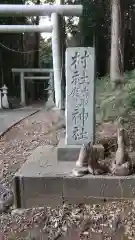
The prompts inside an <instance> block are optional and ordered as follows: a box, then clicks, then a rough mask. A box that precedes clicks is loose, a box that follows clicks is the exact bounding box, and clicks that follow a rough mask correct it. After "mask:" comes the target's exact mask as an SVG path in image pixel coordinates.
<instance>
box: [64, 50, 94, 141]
mask: <svg viewBox="0 0 135 240" xmlns="http://www.w3.org/2000/svg"><path fill="white" fill-rule="evenodd" d="M94 63H95V51H94V48H91V47H87V48H85V47H73V48H67V50H66V144H68V145H73V144H74V145H75V144H76V145H80V144H84V143H88V142H89V141H93V137H94V124H95V97H94V96H95V94H94V92H95V91H94V79H95V67H94Z"/></svg>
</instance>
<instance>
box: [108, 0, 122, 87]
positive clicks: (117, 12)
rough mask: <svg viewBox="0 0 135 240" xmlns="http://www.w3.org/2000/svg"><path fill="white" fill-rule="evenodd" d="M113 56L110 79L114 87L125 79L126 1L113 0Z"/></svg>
mask: <svg viewBox="0 0 135 240" xmlns="http://www.w3.org/2000/svg"><path fill="white" fill-rule="evenodd" d="M111 10H112V12H111V14H112V22H111V57H110V79H111V83H112V86H113V87H116V86H117V85H118V84H122V83H123V81H124V75H123V72H124V3H123V0H111Z"/></svg>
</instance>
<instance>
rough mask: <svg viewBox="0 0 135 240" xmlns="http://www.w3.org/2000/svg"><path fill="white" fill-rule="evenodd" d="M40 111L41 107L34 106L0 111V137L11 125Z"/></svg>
mask: <svg viewBox="0 0 135 240" xmlns="http://www.w3.org/2000/svg"><path fill="white" fill-rule="evenodd" d="M38 111H39V108H32V107H26V108H20V109H12V110H5V111H0V137H1V136H3V135H4V134H5V133H6V132H7V131H8V130H9V129H10V128H11V127H13V126H14V125H16V124H17V123H19V122H20V121H22V120H24V119H25V118H27V117H28V116H31V115H32V114H35V113H36V112H38Z"/></svg>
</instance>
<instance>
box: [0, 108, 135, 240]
mask: <svg viewBox="0 0 135 240" xmlns="http://www.w3.org/2000/svg"><path fill="white" fill-rule="evenodd" d="M64 131H65V129H64V121H63V117H62V116H60V114H59V112H57V113H56V111H53V110H50V111H48V112H47V111H45V110H42V111H40V112H38V113H37V114H36V115H33V116H31V117H29V118H28V119H26V120H24V121H23V122H22V123H21V124H18V125H17V126H15V127H14V128H13V129H11V130H10V131H9V132H8V133H7V134H6V135H5V136H4V137H3V138H2V139H1V141H0V170H1V171H0V180H1V182H2V183H5V184H7V185H9V186H11V182H12V177H13V175H14V173H15V172H16V171H17V169H19V168H20V166H21V165H22V164H23V163H24V161H26V159H27V156H28V155H30V154H31V153H32V151H33V149H35V148H36V147H37V146H39V145H44V144H51V145H54V146H56V145H57V144H58V141H59V138H60V136H64ZM74 225H77V231H76V227H75V226H74ZM124 227H125V228H124ZM72 228H73V231H71V230H72ZM123 228H124V229H123ZM68 229H69V235H70V236H68V235H67V230H68ZM93 232H96V233H93ZM61 233H62V234H63V235H64V234H66V237H63V238H62V237H60V235H61ZM124 234H128V236H129V237H130V238H127V237H124ZM88 236H89V237H88ZM114 237H115V238H114ZM134 237H135V206H134V202H129V201H122V202H111V203H103V204H100V205H98V204H91V205H79V206H78V205H77V206H76V205H74V206H73V205H68V206H67V205H63V206H61V207H60V208H59V207H58V208H56V209H50V208H46V209H44V208H34V209H26V210H23V209H21V210H18V209H14V207H12V208H11V209H9V210H8V212H7V213H3V214H1V215H0V240H1V239H4V238H6V239H10V240H11V239H12V240H13V239H24V240H26V239H27V240H32V239H36V240H38V239H48V238H49V239H54V240H55V239H59V240H60V239H69V240H79V239H93V240H98V239H99V240H100V239H123V240H124V239H125V240H126V239H135V238H134Z"/></svg>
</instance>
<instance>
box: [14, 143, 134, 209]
mask: <svg viewBox="0 0 135 240" xmlns="http://www.w3.org/2000/svg"><path fill="white" fill-rule="evenodd" d="M73 167H74V162H57V151H56V148H55V147H52V146H42V147H38V148H37V149H36V150H35V151H33V154H32V155H31V156H29V157H28V160H27V161H26V162H25V163H24V165H23V166H22V167H21V169H20V170H19V171H18V172H17V173H16V175H15V177H14V194H15V204H16V207H18V208H29V207H36V206H53V207H54V206H58V205H61V204H63V203H64V202H68V203H89V202H91V201H96V202H97V201H99V200H104V199H107V200H117V199H133V198H135V175H133V176H128V177H112V176H92V175H86V176H84V177H81V178H75V177H73V176H72V169H73Z"/></svg>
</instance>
